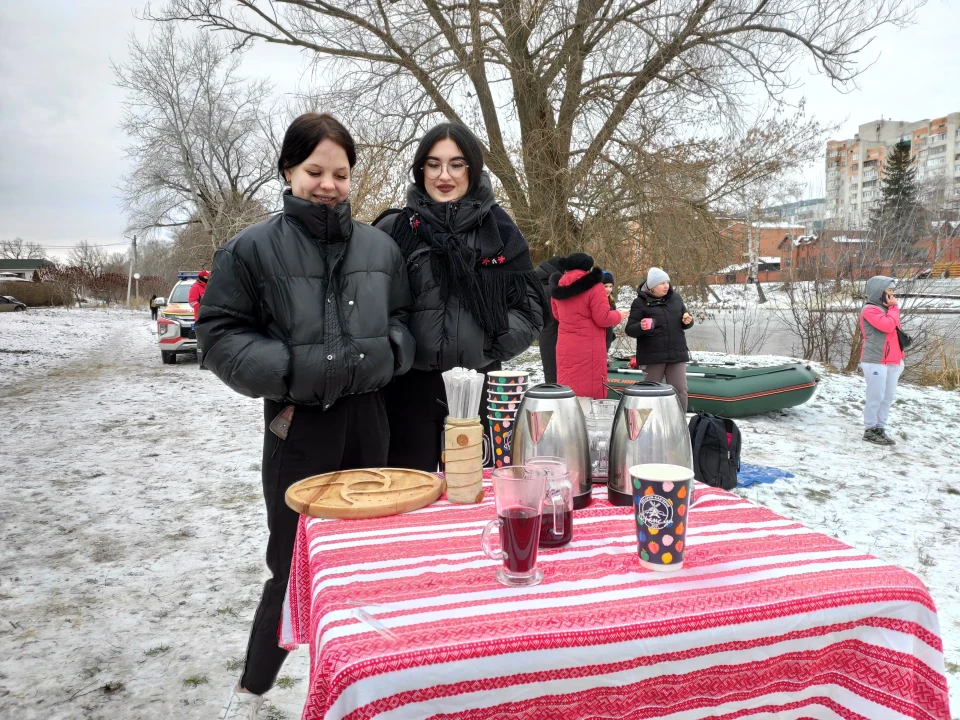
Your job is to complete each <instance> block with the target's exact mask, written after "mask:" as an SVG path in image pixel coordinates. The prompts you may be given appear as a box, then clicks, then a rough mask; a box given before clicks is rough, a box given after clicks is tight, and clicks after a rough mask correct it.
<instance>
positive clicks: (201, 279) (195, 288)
mask: <svg viewBox="0 0 960 720" xmlns="http://www.w3.org/2000/svg"><path fill="white" fill-rule="evenodd" d="M209 279H210V271H209V270H201V271H200V272H198V273H197V280H196V282H194V283H193V285H191V286H190V294H189V295H187V304H188V305H189V306H190V307H192V308H193V321H194V322H196V321H197V320H199V319H200V301H201V300H202V299H203V294H204V293H205V292H206V291H207V280H209ZM197 363H199V365H200V369H201V370H206V368H205V367H204V366H203V349H202V348H201V347H200V343H199V341H198V342H197Z"/></svg>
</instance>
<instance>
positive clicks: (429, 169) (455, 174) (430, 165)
mask: <svg viewBox="0 0 960 720" xmlns="http://www.w3.org/2000/svg"><path fill="white" fill-rule="evenodd" d="M469 167H470V166H469V165H467V164H466V163H465V162H464V161H463V160H454V161H452V162H448V163H442V162H437V161H436V160H430V161H428V162H427V164H426V165H424V166H423V168H422V169H423V174H424V176H425V177H426V178H427V179H428V180H436V179H437V178H438V177H440V176H441V175H442V174H443V169H444V168H446V169H447V175H449V176H450V177H452V178H453V179H454V180H459V179H460V178H462V177H463V176H464V175H465V174H466V172H467V168H469Z"/></svg>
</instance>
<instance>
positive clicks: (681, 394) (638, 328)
mask: <svg viewBox="0 0 960 720" xmlns="http://www.w3.org/2000/svg"><path fill="white" fill-rule="evenodd" d="M692 325H693V317H691V315H690V313H688V312H687V306H686V305H685V304H684V302H683V298H682V297H680V293H678V292H676V291H675V290H674V289H673V287H672V286H671V285H670V276H669V275H667V273H665V272H664V271H663V270H661V269H660V268H658V267H652V268H650V271H649V272H648V273H647V281H646V282H645V283H644V284H643V285H641V286H640V289H639V291H638V292H637V297H636V299H635V300H634V301H633V305H631V306H630V317H629V318H628V319H627V327H626V333H627V335H629V336H630V337H633V338H637V366H638V367H639V366H640V365H646V370H645V372H646V379H647V380H651V381H653V382H663V380H664V378H666V381H667V383H668V384H669V385H672V386H673V389H674V390H676V391H677V399H678V400H679V401H680V407H682V408H683V410H684V412H686V410H687V363H688V362H689V361H690V351H689V350H688V349H687V338H686V335H685V333H686V331H687V330H688V329H689V328H690V327H691V326H692Z"/></svg>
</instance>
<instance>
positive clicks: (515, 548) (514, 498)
mask: <svg viewBox="0 0 960 720" xmlns="http://www.w3.org/2000/svg"><path fill="white" fill-rule="evenodd" d="M546 485H547V473H546V471H545V470H543V469H541V468H536V467H532V466H523V465H505V466H503V467H499V468H497V469H496V470H494V471H493V494H494V499H495V501H496V505H497V519H496V520H491V521H490V522H488V523H487V526H486V527H485V528H484V529H483V534H482V535H481V536H480V548H481V549H482V550H483V552H484V554H485V555H486V556H487V557H488V558H490V559H491V560H502V561H503V566H502V567H501V568H499V569H498V570H497V580H498V581H499V582H500V583H501V584H502V585H506V586H507V587H530V586H532V585H537V584H539V583H540V582H541V581H542V580H543V571H542V570H541V569H540V568H538V567H537V544H538V541H539V539H540V523H541V519H542V513H543V496H544V492H545V491H546ZM494 528H496V529H497V530H498V532H499V534H500V549H499V550H494V549H493V548H491V547H490V533H492V532H493V530H494Z"/></svg>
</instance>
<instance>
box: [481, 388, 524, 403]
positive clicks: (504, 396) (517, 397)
mask: <svg viewBox="0 0 960 720" xmlns="http://www.w3.org/2000/svg"><path fill="white" fill-rule="evenodd" d="M524 392H525V391H524V390H517V391H514V392H491V391H489V390H488V391H487V402H501V403H507V402H517V403H518V402H520V401H521V400H523V394H524Z"/></svg>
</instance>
